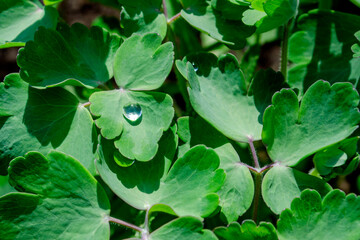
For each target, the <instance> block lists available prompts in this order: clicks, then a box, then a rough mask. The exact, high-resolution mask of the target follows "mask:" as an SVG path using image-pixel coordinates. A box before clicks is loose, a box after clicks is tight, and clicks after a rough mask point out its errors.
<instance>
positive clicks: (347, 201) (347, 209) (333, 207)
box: [277, 190, 360, 240]
mask: <svg viewBox="0 0 360 240" xmlns="http://www.w3.org/2000/svg"><path fill="white" fill-rule="evenodd" d="M277 229H278V236H279V239H280V240H285V239H286V240H287V239H294V240H296V239H313V240H322V239H336V240H357V239H359V238H360V198H359V197H357V196H355V195H354V194H350V195H348V196H345V193H343V192H341V191H340V190H333V191H331V192H329V193H328V194H327V195H326V196H325V197H324V199H323V200H322V201H321V197H320V194H319V193H317V192H316V191H311V190H305V191H303V192H302V193H301V196H300V198H296V199H294V201H293V202H292V203H291V209H286V210H285V211H283V212H282V213H281V215H280V219H279V221H278V224H277Z"/></svg>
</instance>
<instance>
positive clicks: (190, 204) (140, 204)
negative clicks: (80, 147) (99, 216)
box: [96, 129, 225, 217]
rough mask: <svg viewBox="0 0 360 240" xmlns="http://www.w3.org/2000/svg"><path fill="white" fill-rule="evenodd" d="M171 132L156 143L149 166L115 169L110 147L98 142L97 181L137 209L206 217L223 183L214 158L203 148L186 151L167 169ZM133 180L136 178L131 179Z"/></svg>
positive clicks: (104, 141) (211, 153)
mask: <svg viewBox="0 0 360 240" xmlns="http://www.w3.org/2000/svg"><path fill="white" fill-rule="evenodd" d="M174 130H175V131H176V129H172V130H171V131H170V130H169V131H168V132H167V133H165V134H164V136H163V138H162V140H161V141H160V149H159V152H158V154H157V156H155V158H154V159H153V160H152V161H151V162H145V163H144V162H138V161H137V162H135V163H134V164H133V165H131V166H130V167H126V168H122V167H119V166H118V165H117V164H116V163H115V161H114V159H113V156H114V151H116V149H115V148H114V147H113V144H112V143H111V142H109V141H106V140H105V139H103V140H102V143H101V147H100V149H99V155H100V159H99V160H98V161H97V164H96V166H97V169H98V171H99V173H100V176H101V178H102V179H103V180H104V181H105V183H106V184H108V186H109V187H110V188H111V189H112V190H113V191H114V193H116V194H117V195H118V196H119V197H120V198H122V199H123V200H124V201H125V202H127V203H128V204H130V205H131V206H133V207H135V208H138V209H149V208H150V207H151V206H153V205H157V204H160V206H161V205H168V206H169V207H170V208H171V209H172V210H169V207H158V211H166V212H169V213H172V214H177V215H179V216H186V215H192V216H196V217H206V216H209V215H210V214H211V213H212V212H213V211H214V210H215V209H216V208H217V206H218V204H219V197H218V195H217V194H216V192H217V191H218V190H219V188H220V187H221V186H222V184H223V182H224V180H225V173H224V171H223V170H222V169H218V167H219V164H220V162H219V157H218V156H217V154H216V153H215V152H214V151H213V150H211V149H207V148H206V147H204V146H197V147H194V148H192V149H191V150H189V151H188V152H187V153H186V154H185V155H184V156H183V157H182V158H180V159H178V160H177V161H176V162H175V163H174V164H173V165H172V167H171V169H170V171H169V168H170V166H171V160H172V156H173V155H174V153H175V148H176V146H174V134H175V133H174ZM134 176H136V177H134Z"/></svg>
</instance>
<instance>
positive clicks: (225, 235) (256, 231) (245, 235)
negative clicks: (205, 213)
mask: <svg viewBox="0 0 360 240" xmlns="http://www.w3.org/2000/svg"><path fill="white" fill-rule="evenodd" d="M214 232H215V234H216V236H217V237H219V239H220V240H233V239H242V240H277V239H278V238H277V234H276V229H275V228H274V226H273V225H272V224H271V223H267V222H260V224H259V226H256V224H255V223H254V222H253V221H252V220H245V221H244V222H243V224H242V225H241V226H240V224H239V223H238V222H233V223H231V224H230V225H229V226H228V227H217V228H215V230H214Z"/></svg>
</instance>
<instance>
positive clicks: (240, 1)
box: [211, 0, 250, 20]
mask: <svg viewBox="0 0 360 240" xmlns="http://www.w3.org/2000/svg"><path fill="white" fill-rule="evenodd" d="M249 5H250V3H249V2H247V1H244V0H211V6H212V7H213V9H214V10H216V11H219V12H220V14H221V15H222V16H223V17H224V18H226V19H229V20H241V19H242V13H243V12H244V11H246V10H247V9H248V8H249Z"/></svg>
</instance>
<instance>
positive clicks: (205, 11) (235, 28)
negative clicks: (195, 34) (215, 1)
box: [181, 0, 255, 49]
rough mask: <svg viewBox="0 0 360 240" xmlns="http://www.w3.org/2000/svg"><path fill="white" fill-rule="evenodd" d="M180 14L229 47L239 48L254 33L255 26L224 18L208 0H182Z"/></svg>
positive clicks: (194, 25)
mask: <svg viewBox="0 0 360 240" xmlns="http://www.w3.org/2000/svg"><path fill="white" fill-rule="evenodd" d="M181 2H182V5H183V10H182V11H181V16H182V17H183V18H184V19H185V20H186V21H187V22H188V23H189V24H190V25H192V26H193V27H194V28H196V29H198V30H200V31H202V32H204V33H206V34H208V35H209V36H211V37H212V38H214V39H216V40H218V41H220V42H222V43H225V44H227V45H228V46H229V47H230V48H234V49H241V48H243V47H244V46H245V44H246V38H247V37H250V35H251V34H253V33H254V31H255V28H254V27H251V26H246V25H245V24H244V23H243V22H242V21H236V20H231V19H226V18H224V17H223V16H222V15H221V12H218V11H217V10H215V9H213V8H212V6H211V3H210V1H206V0H196V1H194V0H182V1H181Z"/></svg>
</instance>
